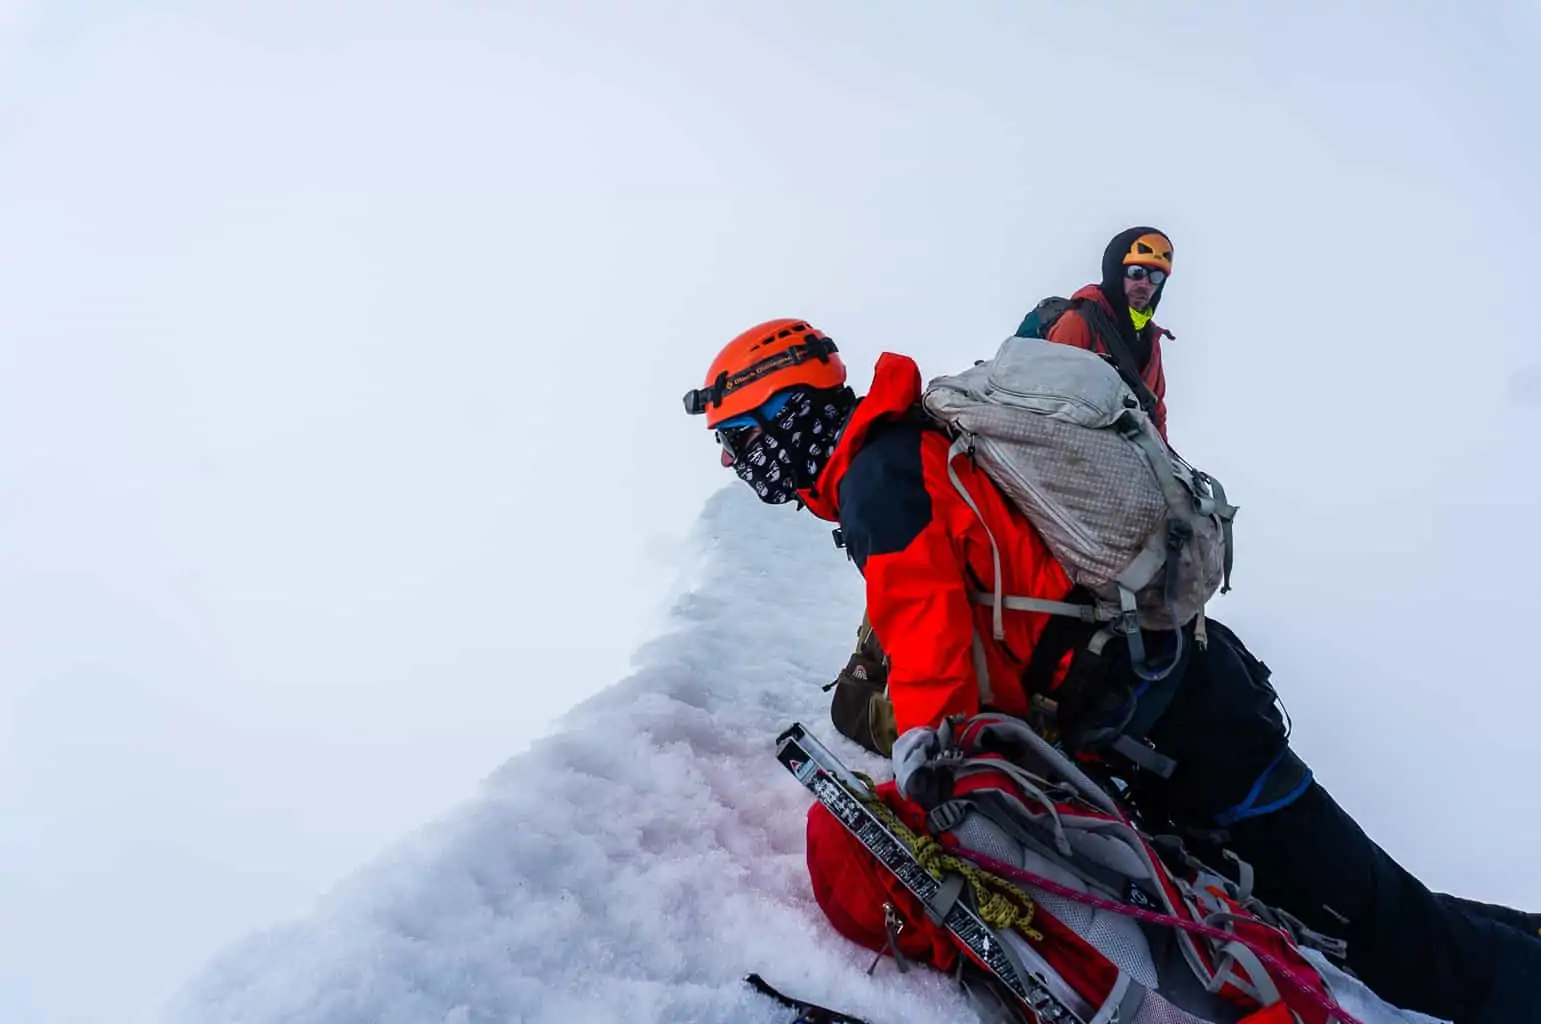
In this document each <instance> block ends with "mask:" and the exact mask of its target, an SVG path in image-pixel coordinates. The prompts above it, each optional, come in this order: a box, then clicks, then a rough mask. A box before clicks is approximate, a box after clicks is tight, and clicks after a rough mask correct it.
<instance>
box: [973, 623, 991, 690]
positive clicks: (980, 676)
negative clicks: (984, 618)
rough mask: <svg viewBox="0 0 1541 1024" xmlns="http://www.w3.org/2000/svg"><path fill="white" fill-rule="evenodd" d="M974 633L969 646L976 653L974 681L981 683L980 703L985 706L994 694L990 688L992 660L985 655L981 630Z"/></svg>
mask: <svg viewBox="0 0 1541 1024" xmlns="http://www.w3.org/2000/svg"><path fill="white" fill-rule="evenodd" d="M973 634H974V635H973V641H972V643H970V644H969V647H970V648H971V649H972V651H973V655H974V681H975V682H976V683H978V684H979V704H980V706H981V707H984V706H986V705H988V704H989V703H990V700H991V698H992V697H993V696H994V693H993V691H992V690H991V688H990V662H989V659H988V658H986V657H985V642H984V641H983V640H981V639H979V630H977V629H975V630H974V631H973Z"/></svg>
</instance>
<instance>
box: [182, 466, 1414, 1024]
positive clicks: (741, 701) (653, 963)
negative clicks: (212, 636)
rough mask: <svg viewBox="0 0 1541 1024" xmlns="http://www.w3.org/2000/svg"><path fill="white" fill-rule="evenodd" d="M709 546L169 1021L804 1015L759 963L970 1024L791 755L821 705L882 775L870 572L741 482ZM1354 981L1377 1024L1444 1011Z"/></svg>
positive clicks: (1349, 989) (1367, 1015)
mask: <svg viewBox="0 0 1541 1024" xmlns="http://www.w3.org/2000/svg"><path fill="white" fill-rule="evenodd" d="M733 538H736V539H738V540H739V541H740V543H735V544H732V545H728V544H726V543H725V541H726V540H728V539H733ZM745 538H752V540H753V543H742V541H743V540H744V539H745ZM697 540H698V543H699V544H700V546H701V550H702V557H701V561H700V565H699V566H698V567H697V569H696V571H695V573H694V576H695V577H696V578H695V579H694V580H693V583H692V586H691V587H690V588H689V589H688V591H687V592H686V593H685V594H684V595H683V596H682V597H681V598H680V599H679V601H678V602H677V604H676V606H675V608H674V609H673V613H672V628H671V630H670V631H669V632H668V633H667V634H666V635H664V636H663V637H661V638H660V639H658V640H656V641H655V642H653V643H652V644H650V645H648V646H647V647H645V648H644V649H643V650H642V651H640V652H639V654H638V656H637V658H636V662H635V665H636V668H635V671H634V672H633V674H632V675H631V676H630V677H629V678H627V679H625V680H623V681H621V682H620V683H618V684H617V685H616V686H614V687H612V688H611V689H609V690H607V691H606V692H604V693H602V694H600V695H599V696H598V697H596V698H594V699H592V700H590V701H588V702H587V703H586V704H584V705H581V706H579V707H578V708H577V709H575V710H574V711H573V712H571V713H570V714H568V715H567V716H566V717H565V719H563V720H562V721H561V722H560V723H559V724H558V726H557V728H556V730H555V732H554V733H553V734H552V735H551V736H550V737H548V738H547V739H545V740H544V741H542V742H540V743H537V744H535V745H534V747H533V748H532V749H531V750H529V751H528V752H527V753H525V754H523V755H521V756H519V757H517V758H515V759H513V760H512V761H510V762H509V763H508V764H507V765H506V766H505V767H504V768H502V769H501V770H500V771H499V772H497V773H496V774H495V775H494V776H493V777H492V778H490V779H488V780H487V781H486V783H485V784H484V786H483V787H482V790H481V792H480V793H478V794H477V795H476V796H475V798H474V799H472V800H470V801H469V802H468V803H466V804H465V805H464V806H463V807H461V808H459V809H458V810H456V811H455V812H454V813H452V814H449V815H448V816H446V817H444V818H443V819H441V820H439V821H437V822H434V823H433V824H431V825H429V826H426V827H424V828H423V829H421V830H420V831H419V833H418V834H416V835H415V836H413V837H412V838H411V839H410V840H409V841H407V842H405V843H403V844H402V845H401V846H400V847H399V848H398V849H395V850H394V851H392V852H391V853H390V854H389V855H387V856H385V857H383V858H382V859H381V860H380V861H378V862H377V863H375V864H373V865H372V866H370V867H369V868H367V869H366V870H364V871H362V872H361V873H359V874H358V875H357V876H356V877H355V878H353V879H352V880H351V881H350V882H348V883H347V884H346V885H344V886H342V887H340V888H339V889H338V890H337V891H336V892H334V893H333V894H331V895H330V896H329V897H328V898H327V899H326V900H324V901H323V902H322V903H321V904H320V905H319V906H317V907H316V909H315V912H314V914H313V916H312V917H310V918H309V919H307V920H304V921H300V922H297V923H294V924H292V925H289V926H286V927H282V928H279V929H275V930H272V931H269V932H267V933H264V934H260V935H257V936H254V937H252V938H250V939H249V940H247V941H245V942H243V943H240V944H238V945H237V946H235V947H234V948H232V949H229V950H227V951H226V952H224V953H223V954H222V955H221V956H220V957H219V958H217V959H216V960H215V961H214V962H213V963H211V964H210V965H209V967H208V968H207V969H206V970H205V971H204V972H203V974H202V975H201V976H199V977H198V978H196V979H195V980H194V981H193V983H192V984H191V985H190V986H189V987H188V988H187V989H186V990H185V992H184V993H183V994H182V995H181V997H180V998H179V999H178V1000H177V1002H176V1004H175V1005H174V1006H173V1008H172V1011H171V1015H170V1019H172V1020H174V1021H178V1022H193V1021H196V1022H230V1024H235V1022H279V1021H283V1022H302V1021H303V1022H315V1024H365V1022H369V1024H491V1022H499V1024H506V1022H513V1021H521V1022H535V1021H550V1022H553V1024H555V1022H564V1024H572V1022H584V1021H596V1022H598V1021H627V1022H637V1024H641V1022H645V1021H659V1022H663V1021H668V1022H684V1021H703V1022H704V1021H734V1022H737V1024H754V1022H765V1024H771V1022H780V1021H785V1020H786V1019H787V1014H786V1012H785V1011H783V1010H781V1009H779V1008H777V1007H775V1006H774V1005H772V1004H771V1003H769V1002H768V1001H767V1000H764V999H762V998H761V997H758V996H754V995H751V994H750V993H749V992H748V991H747V989H746V988H745V987H744V986H743V985H742V983H741V980H740V979H741V978H742V976H743V975H744V974H745V973H746V972H748V971H759V972H760V973H762V974H763V975H764V976H765V977H766V978H767V979H768V980H769V981H770V982H771V983H772V984H775V985H777V986H779V987H781V988H783V989H786V990H788V991H791V992H794V993H796V994H798V995H801V996H803V997H805V998H809V999H813V1000H816V1001H821V1002H825V1003H827V1004H829V1005H833V1006H836V1007H838V1008H840V1009H844V1010H846V1011H848V1012H852V1013H858V1014H862V1015H865V1016H868V1017H870V1018H871V1019H872V1020H874V1021H877V1022H884V1021H891V1022H895V1024H898V1022H903V1021H911V1022H923V1021H924V1022H932V1024H939V1022H951V1021H958V1022H971V1021H973V1020H974V1017H973V1016H972V1014H970V1013H969V1011H968V1010H967V1009H966V1007H965V1006H964V1005H963V1004H962V1002H961V1000H960V999H959V998H958V997H957V996H956V995H955V994H954V992H953V991H952V990H951V989H950V987H949V986H948V984H947V983H946V982H945V980H944V979H943V978H941V977H940V976H939V975H936V974H934V973H930V972H910V973H909V974H906V975H900V974H899V973H898V972H897V971H896V970H895V969H894V968H893V966H892V963H891V961H886V960H885V962H884V963H883V965H882V966H880V967H879V969H878V971H877V972H876V974H875V975H874V976H871V977H869V976H868V975H867V974H866V973H865V972H866V969H867V967H868V965H869V964H870V963H871V960H872V957H871V954H869V953H867V952H865V951H863V950H860V949H857V948H856V947H854V946H852V945H851V944H849V943H847V942H845V941H844V940H842V939H840V938H838V937H837V936H835V935H834V933H833V932H832V931H831V930H830V929H829V928H828V927H827V926H826V925H825V923H824V920H823V918H822V916H821V914H820V912H819V910H818V907H817V906H816V905H815V904H814V902H813V900H812V896H811V893H810V890H809V886H808V883H807V876H806V872H805V868H804V863H803V823H804V815H805V812H806V808H807V806H808V802H809V798H808V796H807V795H806V791H804V790H803V789H802V788H801V787H800V786H799V785H798V784H797V783H796V782H795V781H794V780H793V779H791V778H790V777H789V776H787V774H786V773H785V771H784V770H783V769H782V768H781V767H780V766H779V765H778V764H777V763H776V761H775V759H774V757H773V756H772V753H773V739H774V737H775V735H776V734H777V733H778V732H779V731H780V730H781V729H782V728H784V727H785V726H786V725H787V724H789V723H790V722H792V721H794V720H802V721H803V722H805V723H806V724H808V725H809V726H810V727H812V728H813V729H814V730H815V731H816V732H818V733H819V735H820V736H821V737H822V738H824V739H825V740H826V741H827V742H828V743H829V744H830V746H831V747H832V748H833V749H834V750H835V751H836V753H837V754H839V755H840V756H841V757H843V758H845V759H846V760H847V762H848V763H851V764H853V765H855V766H856V767H859V768H862V769H864V770H868V771H873V770H880V769H881V763H880V762H878V761H876V760H875V759H874V758H871V757H870V756H868V755H866V754H865V753H864V752H862V751H861V750H859V749H858V748H856V747H855V746H853V745H851V744H850V743H848V742H846V741H844V740H843V739H842V738H841V737H839V736H838V734H836V733H835V732H834V730H833V729H832V728H831V727H830V726H829V725H828V718H827V707H828V698H827V695H826V694H825V693H823V692H822V691H821V689H820V685H821V684H822V683H824V682H826V681H827V680H828V679H830V678H831V677H832V676H833V673H834V672H835V671H836V670H837V669H838V667H839V666H840V665H841V664H843V663H844V660H845V657H846V654H847V652H848V651H849V648H850V645H851V643H852V641H853V637H854V629H855V626H856V623H857V621H858V618H859V615H860V610H861V597H860V577H859V575H858V574H857V572H856V571H855V569H854V568H852V567H851V566H850V565H849V564H848V563H847V562H846V561H845V559H844V557H843V556H842V555H841V554H840V553H839V552H838V551H836V550H835V549H834V548H833V546H832V544H831V543H830V537H829V532H828V526H827V524H822V523H819V522H818V521H816V520H814V519H813V518H812V517H811V516H808V515H807V514H805V513H794V512H793V511H792V510H791V509H790V508H782V509H766V508H763V507H762V506H760V505H758V504H757V503H756V502H755V501H754V500H753V498H752V497H751V496H750V495H749V494H748V492H747V491H746V490H744V489H743V488H741V487H737V486H734V487H732V488H729V489H728V490H726V491H724V492H722V493H720V494H718V495H717V496H715V497H714V498H713V499H712V500H711V501H710V502H709V504H708V506H707V508H706V509H705V511H704V513H703V516H702V518H701V521H700V524H699V528H698V537H697ZM597 596H599V597H601V598H602V596H603V595H602V594H599V595H597ZM601 610H602V609H596V611H601ZM550 685H552V686H561V685H562V681H561V680H560V679H553V680H551V681H550ZM1344 985H1345V988H1344V991H1345V992H1346V993H1347V995H1346V996H1345V1005H1346V1006H1347V1007H1348V1008H1349V1009H1350V1010H1351V1011H1354V1012H1357V1013H1359V1014H1360V1015H1361V1017H1362V1019H1363V1020H1365V1021H1366V1022H1367V1024H1374V1022H1377V1021H1396V1020H1413V1019H1422V1018H1414V1017H1411V1016H1406V1015H1399V1014H1396V1013H1394V1012H1391V1011H1388V1010H1386V1009H1384V1008H1380V1009H1378V1010H1377V1009H1375V1008H1373V1007H1372V1006H1371V1005H1370V1004H1369V1003H1368V1002H1366V1000H1365V999H1364V998H1362V997H1360V996H1359V995H1358V994H1357V990H1356V989H1355V988H1354V987H1353V986H1352V985H1351V984H1350V983H1348V982H1347V981H1346V980H1345V982H1344Z"/></svg>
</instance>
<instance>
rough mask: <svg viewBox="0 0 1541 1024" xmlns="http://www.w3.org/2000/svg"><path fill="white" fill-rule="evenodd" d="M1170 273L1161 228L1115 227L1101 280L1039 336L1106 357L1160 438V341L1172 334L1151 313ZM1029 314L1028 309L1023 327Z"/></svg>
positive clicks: (1030, 317) (1078, 295)
mask: <svg viewBox="0 0 1541 1024" xmlns="http://www.w3.org/2000/svg"><path fill="white" fill-rule="evenodd" d="M1171 274H1172V243H1171V241H1170V240H1169V239H1168V238H1167V236H1166V235H1165V234H1164V233H1163V232H1161V231H1158V230H1157V229H1156V228H1152V227H1144V226H1141V227H1133V228H1129V229H1127V230H1125V231H1120V232H1119V233H1118V234H1116V235H1114V236H1113V239H1112V241H1110V242H1108V245H1107V248H1106V249H1105V250H1103V253H1102V280H1101V281H1100V282H1099V283H1097V284H1089V285H1087V286H1086V287H1084V288H1082V289H1080V290H1079V291H1077V292H1076V293H1075V294H1074V295H1072V296H1071V297H1070V307H1069V308H1068V309H1067V310H1065V312H1064V313H1062V314H1061V315H1060V316H1059V318H1058V319H1057V320H1055V321H1054V322H1053V324H1052V325H1051V326H1050V327H1049V329H1048V330H1047V331H1046V332H1045V333H1044V335H1043V336H1044V337H1045V338H1047V339H1048V340H1049V341H1055V342H1059V343H1060V344H1062V345H1074V346H1075V347H1076V348H1084V349H1090V350H1091V351H1093V352H1100V353H1103V354H1105V355H1107V356H1109V357H1111V358H1112V360H1113V362H1114V364H1115V365H1116V366H1117V367H1118V370H1119V373H1120V375H1121V376H1122V377H1123V378H1124V382H1125V383H1127V384H1128V385H1129V388H1130V390H1131V391H1133V392H1134V393H1135V395H1136V397H1138V398H1139V399H1140V402H1141V404H1142V405H1144V406H1145V411H1146V412H1148V413H1149V414H1150V418H1151V420H1152V421H1153V422H1154V423H1155V424H1156V429H1157V430H1159V431H1160V432H1161V436H1162V437H1166V436H1167V435H1166V372H1165V371H1164V370H1163V369H1162V366H1161V339H1162V337H1167V338H1170V337H1173V334H1172V332H1171V331H1168V330H1167V329H1166V328H1164V327H1161V326H1159V325H1158V324H1157V323H1156V322H1155V321H1154V320H1152V319H1151V317H1152V316H1153V315H1154V314H1155V312H1156V306H1157V305H1158V304H1159V303H1160V302H1161V294H1162V292H1163V290H1164V289H1165V287H1166V282H1167V279H1168V278H1169V277H1170V276H1171ZM1035 313H1036V311H1035ZM1034 318H1035V317H1034V313H1029V314H1028V316H1027V318H1026V319H1024V320H1023V328H1027V327H1028V325H1029V324H1030V323H1031V322H1032V321H1033V320H1034ZM1023 328H1018V334H1019V335H1020V334H1022V330H1023Z"/></svg>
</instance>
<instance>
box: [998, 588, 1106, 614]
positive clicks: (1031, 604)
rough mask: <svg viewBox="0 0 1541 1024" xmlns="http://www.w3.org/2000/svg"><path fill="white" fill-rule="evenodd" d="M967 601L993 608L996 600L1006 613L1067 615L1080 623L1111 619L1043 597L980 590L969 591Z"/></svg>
mask: <svg viewBox="0 0 1541 1024" xmlns="http://www.w3.org/2000/svg"><path fill="white" fill-rule="evenodd" d="M968 596H969V600H971V601H973V602H974V603H975V604H985V605H991V606H994V604H995V602H996V601H997V600H999V601H1000V603H1001V606H1002V607H1003V608H1005V609H1006V610H1007V611H1013V612H1043V613H1045V614H1047V615H1069V616H1073V617H1074V618H1077V619H1080V620H1081V621H1082V622H1102V621H1106V620H1108V619H1111V618H1112V617H1113V616H1112V614H1111V613H1109V612H1103V611H1099V610H1098V609H1097V607H1096V606H1095V605H1090V604H1076V603H1074V602H1072V601H1051V600H1049V599H1048V598H1045V597H1021V596H1019V595H1017V594H1001V595H996V594H987V593H985V592H984V591H982V590H971V591H969V595H968Z"/></svg>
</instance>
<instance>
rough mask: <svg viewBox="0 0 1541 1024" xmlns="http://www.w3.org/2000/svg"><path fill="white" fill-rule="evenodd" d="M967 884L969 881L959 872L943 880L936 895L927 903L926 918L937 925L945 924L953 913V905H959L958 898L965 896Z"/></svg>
mask: <svg viewBox="0 0 1541 1024" xmlns="http://www.w3.org/2000/svg"><path fill="white" fill-rule="evenodd" d="M967 884H968V879H967V878H965V877H964V876H963V875H962V874H961V873H959V872H953V873H952V874H950V875H948V876H947V877H946V878H944V879H942V884H941V886H940V887H939V888H938V889H937V890H936V894H935V895H933V896H932V897H931V899H929V900H927V901H926V916H928V917H930V918H931V920H932V921H935V922H936V923H937V924H942V923H943V922H945V921H946V920H947V915H948V914H949V913H951V911H952V907H953V904H954V903H957V902H958V897H959V896H961V895H963V887H964V886H966V885H967Z"/></svg>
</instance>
